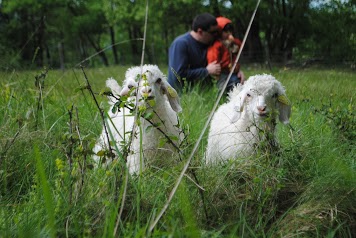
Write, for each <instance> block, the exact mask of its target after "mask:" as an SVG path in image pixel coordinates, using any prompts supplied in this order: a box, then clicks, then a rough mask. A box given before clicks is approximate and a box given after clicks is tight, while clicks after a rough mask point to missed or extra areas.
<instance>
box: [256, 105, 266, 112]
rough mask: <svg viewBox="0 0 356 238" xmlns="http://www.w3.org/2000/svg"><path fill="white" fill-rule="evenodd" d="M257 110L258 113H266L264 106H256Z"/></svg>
mask: <svg viewBox="0 0 356 238" xmlns="http://www.w3.org/2000/svg"><path fill="white" fill-rule="evenodd" d="M257 109H258V110H259V111H260V112H264V111H266V105H263V106H257Z"/></svg>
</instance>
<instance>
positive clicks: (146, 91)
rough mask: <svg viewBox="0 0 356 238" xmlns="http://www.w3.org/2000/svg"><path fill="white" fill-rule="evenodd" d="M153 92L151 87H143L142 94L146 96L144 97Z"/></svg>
mask: <svg viewBox="0 0 356 238" xmlns="http://www.w3.org/2000/svg"><path fill="white" fill-rule="evenodd" d="M151 92H152V89H151V87H144V88H142V89H141V94H142V95H143V96H144V97H148V96H149V95H150V94H151Z"/></svg>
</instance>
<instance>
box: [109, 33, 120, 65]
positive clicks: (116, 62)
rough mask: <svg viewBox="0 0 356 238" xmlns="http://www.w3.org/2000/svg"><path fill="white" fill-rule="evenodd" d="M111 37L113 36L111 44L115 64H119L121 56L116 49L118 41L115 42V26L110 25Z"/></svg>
mask: <svg viewBox="0 0 356 238" xmlns="http://www.w3.org/2000/svg"><path fill="white" fill-rule="evenodd" d="M109 29H110V38H111V45H112V47H111V48H112V53H113V55H114V64H119V57H118V55H117V49H116V45H115V44H116V42H115V31H114V27H113V26H110V28H109Z"/></svg>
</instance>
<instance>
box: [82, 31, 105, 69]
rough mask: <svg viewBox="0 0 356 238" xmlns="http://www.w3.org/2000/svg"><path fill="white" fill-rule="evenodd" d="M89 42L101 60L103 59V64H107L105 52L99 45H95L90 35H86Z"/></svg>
mask: <svg viewBox="0 0 356 238" xmlns="http://www.w3.org/2000/svg"><path fill="white" fill-rule="evenodd" d="M86 37H87V39H88V41H89V43H90V44H91V45H92V46H93V48H94V49H95V51H96V52H97V53H98V54H99V56H100V58H101V60H102V61H103V63H104V65H105V66H109V61H108V58H107V57H106V54H105V52H104V51H102V49H101V47H100V46H99V45H96V44H95V42H94V41H93V40H92V39H91V38H90V36H88V35H86Z"/></svg>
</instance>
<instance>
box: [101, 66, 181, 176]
mask: <svg viewBox="0 0 356 238" xmlns="http://www.w3.org/2000/svg"><path fill="white" fill-rule="evenodd" d="M141 72H142V74H141ZM106 85H107V86H108V87H109V88H110V89H111V90H112V93H113V94H114V95H115V94H117V92H118V91H120V93H119V96H120V97H121V98H127V101H126V105H127V106H128V107H130V106H133V108H132V110H131V111H132V112H135V111H137V112H138V116H139V117H140V118H139V119H137V120H136V121H135V117H134V115H133V113H131V112H130V110H129V109H128V108H120V111H118V112H115V113H113V112H112V108H113V107H115V105H114V104H115V102H114V103H113V106H112V107H111V108H110V111H109V113H108V114H109V116H110V118H111V120H112V123H110V122H109V123H108V125H109V130H110V131H111V132H112V134H113V139H114V143H115V144H116V146H117V147H118V149H119V151H120V152H122V151H123V146H126V147H127V148H130V151H128V156H127V166H128V168H129V171H130V173H131V174H133V173H137V172H139V171H141V170H142V169H143V168H144V164H145V163H150V162H151V161H154V160H160V161H163V162H164V163H168V164H169V163H170V162H172V156H175V155H177V154H178V150H179V145H180V143H181V141H182V140H183V137H184V135H183V133H182V131H181V129H180V128H179V123H178V115H177V113H178V112H180V111H181V110H182V109H181V106H180V103H179V97H178V94H177V92H176V91H175V90H174V89H173V88H172V87H171V86H170V85H169V83H168V82H167V80H166V76H165V75H164V74H163V73H162V72H161V71H160V70H159V68H158V67H157V66H156V65H144V66H142V68H141V67H139V66H137V67H132V68H129V69H128V70H127V72H126V74H125V80H124V82H123V86H122V88H121V87H120V86H119V85H118V84H117V82H116V81H115V80H114V79H108V80H107V82H106ZM135 122H136V124H135ZM134 125H135V126H134ZM132 128H135V131H134V133H130V132H131V131H132ZM131 134H132V136H133V138H132V142H131V144H130V145H128V144H127V142H129V135H131ZM106 138H107V136H106V133H105V130H104V129H103V132H102V135H101V136H100V138H99V140H98V142H97V144H96V146H95V148H94V153H96V154H97V155H98V152H100V151H103V149H104V150H105V149H107V148H108V146H107V145H108V142H107V139H106ZM114 143H112V144H114ZM125 144H126V145H125ZM127 148H125V149H127ZM99 154H100V155H102V154H103V153H99ZM97 155H96V156H95V157H94V158H95V159H96V160H97V161H98V160H100V157H98V156H97Z"/></svg>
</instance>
